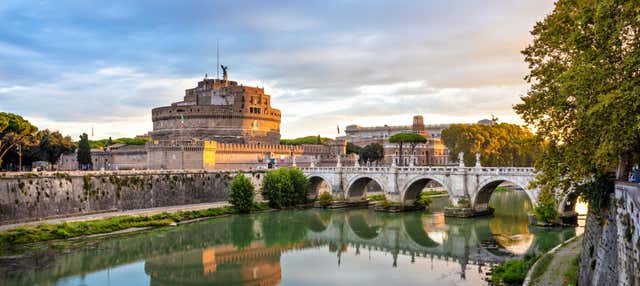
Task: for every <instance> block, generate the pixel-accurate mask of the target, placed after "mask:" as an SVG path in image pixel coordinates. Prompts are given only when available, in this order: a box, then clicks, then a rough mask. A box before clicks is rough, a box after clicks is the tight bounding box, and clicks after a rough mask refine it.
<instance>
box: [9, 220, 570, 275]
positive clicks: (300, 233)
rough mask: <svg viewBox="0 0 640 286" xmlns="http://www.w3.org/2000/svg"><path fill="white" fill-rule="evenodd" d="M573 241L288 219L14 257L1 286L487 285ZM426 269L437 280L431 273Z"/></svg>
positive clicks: (451, 226)
mask: <svg viewBox="0 0 640 286" xmlns="http://www.w3.org/2000/svg"><path fill="white" fill-rule="evenodd" d="M573 235H575V229H566V228H565V229H560V228H558V229H552V230H549V229H537V228H533V227H528V226H527V224H526V221H524V222H523V220H522V219H521V217H520V216H508V215H507V216H498V215H496V216H495V217H487V218H476V219H451V218H445V217H444V216H443V215H442V214H441V213H435V214H423V213H404V214H385V213H375V212H372V211H369V210H366V209H365V210H348V211H323V210H306V211H280V212H272V213H263V214H256V215H244V216H233V217H227V218H219V219H213V220H208V221H204V222H199V223H194V224H189V225H183V226H179V227H175V228H165V229H160V230H156V231H151V232H146V233H141V234H135V235H128V236H123V237H112V238H104V239H94V240H87V241H82V242H72V243H55V244H40V245H38V246H36V248H35V249H34V248H33V247H30V248H28V249H23V248H21V249H17V250H11V251H4V252H5V253H4V255H5V256H4V257H3V258H2V259H0V270H2V271H0V282H1V284H2V285H33V284H45V285H46V284H55V285H78V284H80V283H84V284H87V285H114V284H113V283H112V282H113V281H118V279H120V280H121V281H124V282H119V283H118V285H205V284H206V285H277V284H284V285H286V284H291V285H295V284H317V285H331V284H345V283H347V282H348V281H350V279H360V280H358V281H359V282H358V281H352V283H355V284H362V283H365V282H366V283H369V284H378V285H381V284H385V283H387V284H388V283H393V284H415V283H418V281H419V282H420V283H427V284H428V283H429V281H431V282H433V283H443V282H444V283H445V284H451V283H456V284H459V285H479V284H482V283H484V281H483V278H484V276H485V273H486V272H487V271H488V265H491V264H494V263H498V262H501V261H504V260H505V259H507V258H510V257H514V256H518V255H522V254H524V253H529V252H536V253H540V252H543V251H546V250H548V249H550V248H552V247H554V246H555V245H557V244H558V243H559V242H561V241H563V240H564V239H567V238H569V237H571V236H573ZM52 246H54V247H52ZM353 269H357V270H355V271H356V272H350V271H354V270H353ZM425 269H428V271H430V272H433V273H431V274H430V275H425V274H424V273H425ZM113 273H117V274H113ZM114 275H116V276H115V277H114ZM123 277H126V278H127V279H124V280H123ZM320 278H322V279H320ZM319 281H321V282H322V283H319Z"/></svg>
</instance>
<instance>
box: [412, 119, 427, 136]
mask: <svg viewBox="0 0 640 286" xmlns="http://www.w3.org/2000/svg"><path fill="white" fill-rule="evenodd" d="M411 129H412V130H413V132H415V133H424V118H423V117H422V115H416V116H414V117H413V126H412V128H411Z"/></svg>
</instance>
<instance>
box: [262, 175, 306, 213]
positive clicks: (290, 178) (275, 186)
mask: <svg viewBox="0 0 640 286" xmlns="http://www.w3.org/2000/svg"><path fill="white" fill-rule="evenodd" d="M308 194H309V180H308V179H307V178H306V177H305V175H304V174H303V173H302V171H300V170H299V169H297V168H280V169H277V170H274V171H270V172H268V173H267V174H266V175H265V177H264V181H263V182H262V195H263V196H264V198H265V199H267V200H269V205H270V206H271V207H273V208H283V207H291V206H294V205H297V204H303V203H306V202H307V196H308Z"/></svg>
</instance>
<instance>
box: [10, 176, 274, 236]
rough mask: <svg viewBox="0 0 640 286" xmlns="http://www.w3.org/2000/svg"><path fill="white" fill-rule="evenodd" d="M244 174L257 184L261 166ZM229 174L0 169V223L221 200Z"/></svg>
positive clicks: (223, 198)
mask: <svg viewBox="0 0 640 286" xmlns="http://www.w3.org/2000/svg"><path fill="white" fill-rule="evenodd" d="M246 175H247V176H248V177H249V178H251V180H252V181H253V183H254V185H255V186H256V190H259V189H260V187H261V185H262V179H263V177H264V172H261V171H253V172H249V173H246ZM234 176H235V173H234V172H225V171H216V172H206V171H113V172H60V173H58V172H55V173H54V172H42V173H21V174H20V173H17V174H11V173H2V174H0V224H6V223H12V222H19V221H29V220H39V219H44V218H50V217H58V216H71V215H80V214H87V213H94V212H105V211H116V210H132V209H144V208H153V207H163V206H173V205H183V204H196V203H207V202H216V201H225V200H227V199H228V194H229V188H228V185H229V183H230V182H231V180H232V179H233V177H234ZM256 199H261V196H260V195H259V194H258V195H257V196H256Z"/></svg>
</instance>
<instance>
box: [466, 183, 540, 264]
mask: <svg viewBox="0 0 640 286" xmlns="http://www.w3.org/2000/svg"><path fill="white" fill-rule="evenodd" d="M473 207H474V210H475V211H476V212H493V214H494V217H493V218H492V219H490V221H489V230H490V232H491V235H492V236H493V239H494V240H495V243H496V244H497V245H498V246H499V247H500V248H501V249H505V250H507V251H508V252H509V253H512V254H516V255H521V254H524V253H526V252H527V251H528V250H529V249H530V247H531V244H532V242H533V234H531V232H530V231H529V218H528V213H529V212H531V210H532V207H533V202H532V201H531V198H530V196H529V194H528V193H527V192H526V191H525V189H524V188H523V187H522V186H520V185H518V184H515V183H513V182H510V181H508V180H495V181H491V182H489V183H487V184H485V185H484V186H483V187H482V188H481V189H480V191H479V192H478V193H477V195H476V197H475V201H474V203H473Z"/></svg>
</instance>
